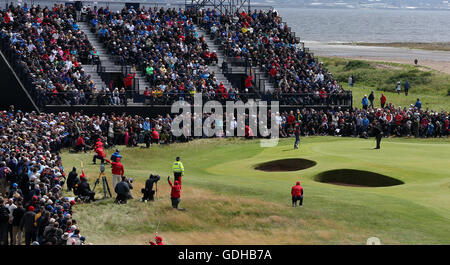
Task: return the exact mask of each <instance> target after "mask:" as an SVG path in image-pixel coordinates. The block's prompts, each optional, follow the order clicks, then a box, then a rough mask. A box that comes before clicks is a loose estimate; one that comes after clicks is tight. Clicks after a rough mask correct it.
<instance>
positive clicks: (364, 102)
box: [361, 95, 369, 110]
mask: <svg viewBox="0 0 450 265" xmlns="http://www.w3.org/2000/svg"><path fill="white" fill-rule="evenodd" d="M361 104H362V107H363V109H365V110H367V107H368V106H369V100H368V99H367V95H364V97H363V99H362V100H361Z"/></svg>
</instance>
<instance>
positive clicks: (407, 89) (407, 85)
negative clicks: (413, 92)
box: [403, 80, 411, 96]
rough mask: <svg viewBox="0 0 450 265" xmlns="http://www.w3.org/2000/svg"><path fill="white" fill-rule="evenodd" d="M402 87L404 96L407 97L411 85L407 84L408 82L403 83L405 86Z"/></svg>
mask: <svg viewBox="0 0 450 265" xmlns="http://www.w3.org/2000/svg"><path fill="white" fill-rule="evenodd" d="M403 86H404V87H405V96H408V91H409V89H410V88H411V85H410V84H409V82H408V80H406V81H405V84H404V85H403Z"/></svg>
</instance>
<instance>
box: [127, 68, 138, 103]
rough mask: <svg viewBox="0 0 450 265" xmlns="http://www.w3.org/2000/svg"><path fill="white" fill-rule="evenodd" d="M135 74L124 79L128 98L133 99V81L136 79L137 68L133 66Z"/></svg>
mask: <svg viewBox="0 0 450 265" xmlns="http://www.w3.org/2000/svg"><path fill="white" fill-rule="evenodd" d="M133 71H134V73H133V74H131V73H130V74H128V75H127V77H125V78H124V84H125V90H126V92H127V95H128V96H127V98H131V96H130V95H131V91H132V90H133V79H134V78H135V77H136V67H135V66H134V65H133Z"/></svg>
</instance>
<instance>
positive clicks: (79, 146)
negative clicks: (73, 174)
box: [75, 134, 86, 153]
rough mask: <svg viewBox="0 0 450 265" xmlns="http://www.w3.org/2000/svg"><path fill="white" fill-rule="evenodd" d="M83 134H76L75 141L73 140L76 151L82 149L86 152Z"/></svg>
mask: <svg viewBox="0 0 450 265" xmlns="http://www.w3.org/2000/svg"><path fill="white" fill-rule="evenodd" d="M83 136H84V135H83V134H81V135H80V136H78V138H77V141H76V142H75V151H76V152H79V151H81V150H83V151H84V152H85V153H86V143H85V142H84V139H83Z"/></svg>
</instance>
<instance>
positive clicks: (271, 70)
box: [270, 66, 278, 82]
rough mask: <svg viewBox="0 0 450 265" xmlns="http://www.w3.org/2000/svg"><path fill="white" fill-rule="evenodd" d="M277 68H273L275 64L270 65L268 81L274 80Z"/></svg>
mask: <svg viewBox="0 0 450 265" xmlns="http://www.w3.org/2000/svg"><path fill="white" fill-rule="evenodd" d="M277 73H278V70H277V68H275V66H272V69H270V81H271V82H273V81H275V77H276V76H277Z"/></svg>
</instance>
